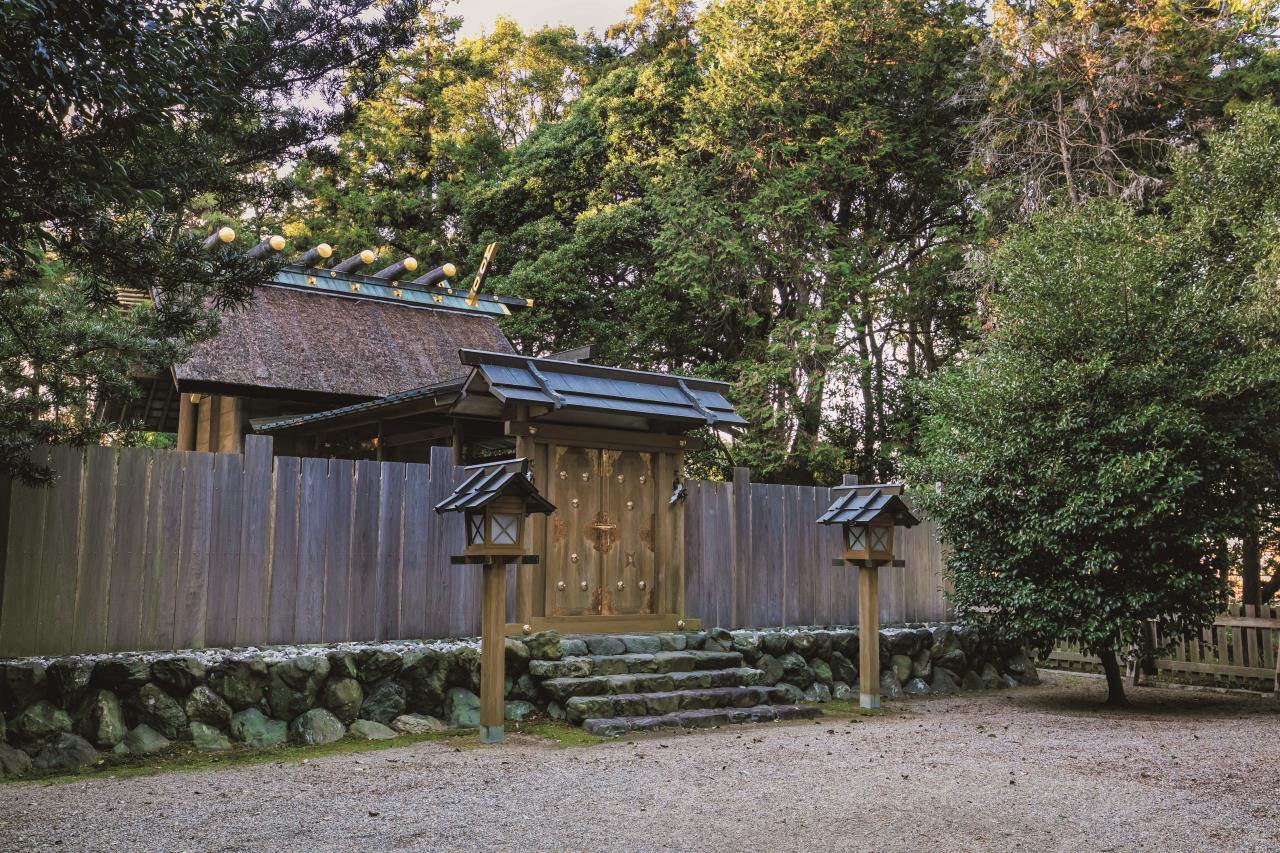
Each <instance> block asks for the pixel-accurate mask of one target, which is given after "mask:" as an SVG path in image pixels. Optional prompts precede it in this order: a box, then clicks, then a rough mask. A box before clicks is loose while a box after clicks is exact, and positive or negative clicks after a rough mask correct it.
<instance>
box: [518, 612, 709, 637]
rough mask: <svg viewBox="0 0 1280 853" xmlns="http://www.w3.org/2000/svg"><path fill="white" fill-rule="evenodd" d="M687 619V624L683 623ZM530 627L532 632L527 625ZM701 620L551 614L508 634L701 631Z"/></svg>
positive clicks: (667, 615) (656, 615)
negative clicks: (682, 625) (526, 629)
mask: <svg viewBox="0 0 1280 853" xmlns="http://www.w3.org/2000/svg"><path fill="white" fill-rule="evenodd" d="M682 621H683V622H684V627H681V626H680V624H679V623H680V622H682ZM526 627H528V629H529V630H528V631H527V632H526V631H525V628H526ZM701 628H702V620H701V619H685V618H683V617H681V616H680V615H679V614H677V613H653V614H636V615H630V616H547V617H535V618H530V619H527V620H525V621H524V622H511V623H509V624H508V625H507V636H508V637H520V636H523V635H524V634H526V633H530V634H535V633H537V632H538V631H553V630H554V631H560V632H561V633H565V634H610V633H615V632H616V633H628V632H637V633H641V632H646V631H697V630H700V629H701Z"/></svg>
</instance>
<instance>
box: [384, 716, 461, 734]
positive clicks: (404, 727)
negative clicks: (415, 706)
mask: <svg viewBox="0 0 1280 853" xmlns="http://www.w3.org/2000/svg"><path fill="white" fill-rule="evenodd" d="M391 728H392V730H393V731H397V732H399V733H400V734H402V735H425V734H429V733H431V732H442V731H445V730H446V729H448V728H449V726H448V725H447V724H446V723H445V721H444V720H442V719H440V718H439V717H432V716H429V715H426V714H401V715H400V716H399V717H396V718H395V719H394V720H392V721H391Z"/></svg>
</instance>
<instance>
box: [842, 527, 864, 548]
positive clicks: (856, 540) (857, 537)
mask: <svg viewBox="0 0 1280 853" xmlns="http://www.w3.org/2000/svg"><path fill="white" fill-rule="evenodd" d="M844 530H845V534H844V535H845V542H846V543H847V544H846V547H847V548H848V549H849V550H850V551H865V550H867V528H866V527H865V526H863V525H861V524H846V525H845V527H844Z"/></svg>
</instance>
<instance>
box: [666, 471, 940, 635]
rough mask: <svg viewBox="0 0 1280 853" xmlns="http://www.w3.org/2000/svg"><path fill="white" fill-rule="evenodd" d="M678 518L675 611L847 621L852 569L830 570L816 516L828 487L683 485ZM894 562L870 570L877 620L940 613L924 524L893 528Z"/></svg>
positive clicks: (768, 621)
mask: <svg viewBox="0 0 1280 853" xmlns="http://www.w3.org/2000/svg"><path fill="white" fill-rule="evenodd" d="M688 489H689V499H688V505H687V508H686V514H685V549H686V550H685V573H686V574H685V609H686V610H687V611H688V612H689V613H692V614H696V615H698V616H700V617H701V618H702V619H703V621H704V623H705V624H707V625H720V626H723V627H728V628H738V627H760V626H765V625H856V624H857V622H858V592H857V570H856V569H852V568H849V567H847V566H834V565H832V560H833V559H835V558H837V557H839V556H841V555H842V554H843V548H842V544H841V538H840V537H841V535H842V534H841V531H840V528H839V527H838V526H831V527H821V526H819V525H818V524H816V519H817V518H818V516H819V515H820V514H821V513H822V512H823V511H824V510H825V509H826V508H827V506H829V505H830V503H831V490H830V489H827V488H814V487H812V486H781V485H769V484H763V483H752V482H751V479H750V475H749V474H748V472H747V470H746V469H744V468H738V469H736V470H735V476H734V479H733V481H732V482H706V481H692V482H690V483H689V484H688ZM895 550H896V551H897V554H898V556H899V557H900V558H902V559H904V560H905V562H906V566H905V567H903V568H887V569H882V570H881V571H880V622H881V624H886V623H892V622H916V621H929V620H939V619H945V618H947V615H948V613H949V612H950V611H949V608H948V605H947V602H946V598H945V595H944V590H943V582H942V552H941V545H940V544H939V539H938V530H937V526H936V525H935V524H934V523H933V522H930V521H925V522H923V523H922V524H920V525H918V526H916V527H912V528H908V529H905V530H904V529H902V528H899V529H898V533H897V538H896V540H895Z"/></svg>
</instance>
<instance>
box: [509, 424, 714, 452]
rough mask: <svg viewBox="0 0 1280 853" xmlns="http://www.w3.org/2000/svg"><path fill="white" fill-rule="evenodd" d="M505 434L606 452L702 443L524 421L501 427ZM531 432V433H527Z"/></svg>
mask: <svg viewBox="0 0 1280 853" xmlns="http://www.w3.org/2000/svg"><path fill="white" fill-rule="evenodd" d="M504 427H505V429H506V434H507V435H510V436H515V437H516V438H519V437H521V436H533V437H536V438H537V440H539V441H554V442H555V443H557V444H567V445H571V446H573V447H604V448H608V449H610V450H646V451H660V450H675V451H686V450H700V449H701V448H702V442H701V441H699V440H698V439H695V438H690V437H687V436H683V435H667V434H665V433H654V432H640V431H638V430H627V429H609V428H607V427H588V426H572V425H569V424H544V423H535V422H530V421H525V420H519V419H516V420H509V421H506V422H505V424H504ZM531 430H532V431H531Z"/></svg>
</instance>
